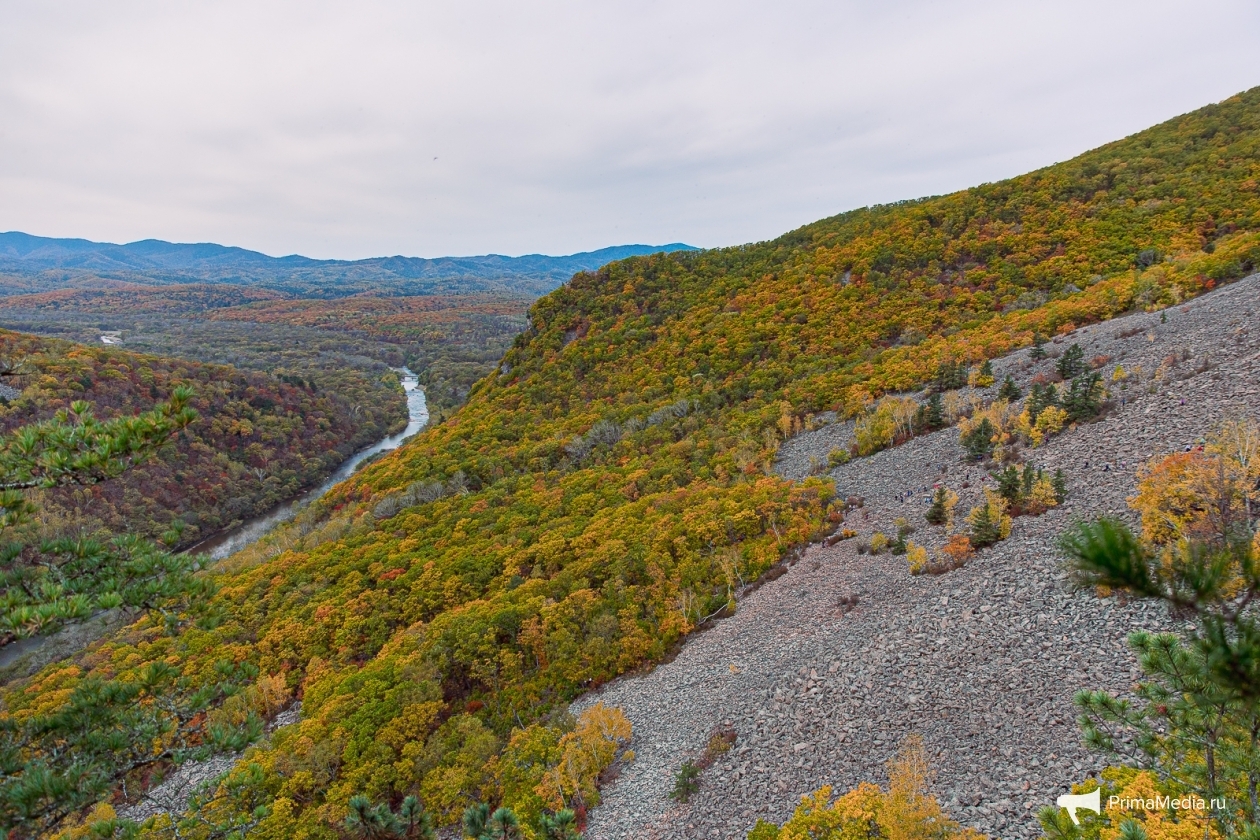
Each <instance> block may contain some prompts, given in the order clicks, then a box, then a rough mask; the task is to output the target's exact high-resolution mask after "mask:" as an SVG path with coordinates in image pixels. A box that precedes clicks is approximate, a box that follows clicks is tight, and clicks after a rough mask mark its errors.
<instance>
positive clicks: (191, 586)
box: [0, 388, 210, 646]
mask: <svg viewBox="0 0 1260 840" xmlns="http://www.w3.org/2000/svg"><path fill="white" fill-rule="evenodd" d="M191 397H192V392H191V391H190V390H189V389H187V388H178V389H176V390H175V392H174V393H173V394H172V396H171V400H170V401H169V402H167V403H163V404H161V405H158V406H156V407H155V408H154V409H153V410H152V411H148V412H145V413H144V414H140V415H138V416H135V417H119V418H116V419H113V420H100V419H98V418H97V417H95V416H94V415H93V413H92V410H91V408H90V406H88V405H87V404H86V403H82V402H76V403H74V404H73V405H72V406H71V407H70V409H69V410H68V411H64V410H63V411H60V412H58V413H57V414H56V415H55V416H54V417H53V418H52V419H50V420H45V421H42V422H39V423H32V424H30V425H27V426H23V427H22V428H20V429H18V430H16V431H14V432H11V433H9V434H8V435H6V436H4V438H3V439H0V534H5V533H6V532H20V530H21V526H22V525H24V524H25V523H26V522H27V521H28V520H29V519H30V518H31V516H32V515H33V514H34V513H35V506H34V504H33V503H32V502H31V501H30V500H29V499H28V498H27V495H26V493H27V491H30V490H33V489H36V488H40V489H51V488H54V487H64V486H66V485H92V484H97V483H99V482H102V481H107V480H109V479H111V478H115V477H117V476H119V475H121V474H122V473H123V472H125V471H126V470H128V469H130V468H131V467H133V466H135V465H136V464H138V463H140V462H142V461H143V460H145V459H147V458H149V457H152V456H153V455H154V454H155V453H156V452H157V451H158V450H159V449H160V448H161V447H162V446H163V445H164V444H166V443H167V442H168V441H169V440H170V439H171V438H172V437H174V436H175V435H176V434H178V433H179V432H180V431H181V430H182V429H185V428H187V427H188V426H189V424H191V423H192V422H193V421H194V420H195V419H196V417H197V414H196V412H194V411H193V410H192V409H191V408H190V407H189V406H188V401H189V399H190V398H191ZM169 539H170V540H171V541H172V542H173V541H175V540H176V539H178V534H177V533H175V534H171V535H170V537H169ZM197 568H198V566H197V561H196V559H195V558H192V557H185V556H179V555H173V554H171V553H170V552H166V551H163V550H161V549H159V548H157V547H156V546H154V545H152V544H151V543H149V542H147V541H145V540H140V539H137V538H134V537H119V538H116V539H114V540H113V541H112V542H110V543H107V544H106V543H102V542H100V541H97V540H92V539H77V540H75V539H58V540H52V541H47V542H43V543H42V544H40V545H27V544H26V543H25V542H23V541H21V540H18V541H12V542H9V543H7V544H5V545H4V546H3V547H2V548H0V646H3V645H6V644H9V643H10V642H13V641H16V640H17V639H20V638H24V637H26V636H32V635H41V634H47V633H51V632H53V631H55V630H57V629H58V628H59V627H60V626H61V625H62V624H64V623H65V622H66V621H70V620H74V619H82V618H86V617H88V616H89V615H91V614H93V613H95V612H98V611H100V610H107V609H113V608H115V607H120V606H121V607H127V608H130V609H133V610H159V609H164V610H169V609H171V608H177V607H179V606H181V605H182V606H189V605H191V603H192V602H203V601H204V600H205V599H206V598H207V597H208V595H209V592H210V584H209V582H207V581H204V580H199V579H197V578H195V577H194V575H193V573H194V572H195V571H196V570H197Z"/></svg>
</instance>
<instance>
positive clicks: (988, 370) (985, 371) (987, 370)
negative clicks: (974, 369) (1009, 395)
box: [980, 359, 993, 382]
mask: <svg viewBox="0 0 1260 840" xmlns="http://www.w3.org/2000/svg"><path fill="white" fill-rule="evenodd" d="M980 378H981V379H983V380H986V381H988V382H992V381H993V362H991V361H989V360H988V359H985V360H984V364H982V365H980Z"/></svg>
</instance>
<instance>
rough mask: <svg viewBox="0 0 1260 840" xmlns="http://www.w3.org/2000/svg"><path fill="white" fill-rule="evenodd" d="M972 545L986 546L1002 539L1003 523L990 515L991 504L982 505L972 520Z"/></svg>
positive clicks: (974, 546) (977, 546)
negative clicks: (995, 520) (994, 519)
mask: <svg viewBox="0 0 1260 840" xmlns="http://www.w3.org/2000/svg"><path fill="white" fill-rule="evenodd" d="M969 536H970V539H971V545H972V547H973V548H984V547H985V546H987V545H993V544H994V543H997V542H998V541H999V540H1001V539H1002V523H1000V522H994V521H993V517H992V516H990V515H989V506H988V505H981V506H980V507H979V508H978V509H977V511H976V513H975V516H974V518H973V519H972V522H971V534H970V535H969Z"/></svg>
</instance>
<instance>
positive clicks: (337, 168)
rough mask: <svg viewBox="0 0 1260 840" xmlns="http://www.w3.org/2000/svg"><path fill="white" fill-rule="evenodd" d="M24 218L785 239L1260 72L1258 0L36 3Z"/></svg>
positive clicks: (8, 201) (15, 121) (1173, 106)
mask: <svg viewBox="0 0 1260 840" xmlns="http://www.w3.org/2000/svg"><path fill="white" fill-rule="evenodd" d="M2 17H3V22H2V24H0V114H2V115H3V116H2V117H0V230H22V231H26V232H29V233H35V234H40V235H44V236H76V237H85V238H90V239H100V240H106V241H114V242H125V241H131V240H135V239H143V238H150V237H152V238H161V239H170V240H175V241H181V242H204V241H213V242H221V243H224V244H231V245H240V246H243V247H247V248H253V249H257V250H261V251H264V252H266V253H269V254H276V255H279V254H288V253H302V254H307V255H309V256H315V257H338V258H358V257H368V256H377V255H383V254H406V255H411V256H427V257H433V256H440V255H445V254H475V253H486V252H496V253H506V254H522V253H532V252H541V253H551V254H562V253H571V252H574V251H583V250H590V249H594V248H599V247H603V246H606V245H614V244H622V243H631V242H646V243H652V244H661V243H666V242H674V241H684V242H689V243H692V244H695V245H700V246H717V245H730V244H736V243H741V242H748V241H755V240H762V239H768V238H771V237H774V236H777V235H778V234H780V233H783V232H785V231H787V230H790V229H792V228H795V227H798V226H800V225H802V224H805V223H808V222H810V221H813V220H815V219H818V218H821V217H824V216H828V215H832V214H834V213H837V212H840V211H843V210H847V209H851V208H854V207H860V206H863V205H867V204H872V203H879V202H886V201H894V200H897V199H902V198H913V197H917V196H921V195H929V194H938V193H942V192H948V191H951V190H955V189H960V188H963V187H967V186H971V185H974V184H976V183H980V182H983V181H992V180H997V179H999V178H1003V177H1006V176H1010V175H1016V174H1019V173H1021V172H1024V171H1027V170H1030V169H1034V168H1036V167H1039V166H1044V165H1046V164H1049V163H1053V162H1055V161H1059V160H1064V159H1066V158H1069V157H1072V156H1073V155H1075V154H1078V153H1080V152H1082V151H1085V150H1087V149H1089V148H1091V147H1093V146H1097V145H1099V144H1101V143H1104V142H1107V141H1109V140H1113V139H1117V138H1119V137H1122V136H1124V135H1126V134H1130V133H1132V132H1134V131H1138V130H1140V129H1142V128H1145V127H1147V126H1149V125H1152V124H1154V123H1157V122H1160V121H1163V120H1165V119H1168V118H1170V117H1173V116H1175V115H1177V114H1180V113H1184V112H1186V111H1188V110H1192V109H1194V108H1197V107H1199V106H1201V105H1205V104H1207V103H1209V102H1215V101H1219V100H1221V99H1223V98H1225V97H1227V96H1229V95H1231V94H1233V93H1236V92H1238V91H1241V90H1245V89H1247V88H1248V87H1251V86H1254V85H1257V84H1260V50H1258V49H1256V44H1257V38H1258V37H1260V3H1256V2H1255V0H1248V1H1247V2H1228V1H1227V0H1220V1H1219V2H1214V0H1194V2H1161V0H1141V2H1108V0H1085V2H1078V0H1053V2H1050V0H1043V2H1035V3H1032V2H1030V3H1020V2H1014V1H1013V0H1000V2H979V0H976V2H961V1H960V2H944V1H943V0H935V2H903V1H902V0H883V2H841V1H840V0H831V2H785V0H776V2H759V3H748V2H739V1H738V0H722V2H716V1H715V2H683V1H682V0H671V2H650V1H649V0H635V2H610V1H609V0H604V2H589V0H588V2H584V3H576V2H574V3H560V2H538V1H537V0H535V2H520V0H515V1H514V2H479V0H458V2H441V3H439V2H416V1H415V0H410V2H365V0H356V2H353V3H349V2H345V3H328V2H313V1H312V0H302V1H301V2H294V3H279V2H265V0H248V2H226V1H223V0H220V1H218V2H203V3H195V2H180V3H170V2H165V0H163V2H129V1H128V0H111V1H110V2H108V3H101V2H99V0H81V1H76V2H56V0H52V1H51V2H50V0H39V2H19V0H4V2H3V12H2Z"/></svg>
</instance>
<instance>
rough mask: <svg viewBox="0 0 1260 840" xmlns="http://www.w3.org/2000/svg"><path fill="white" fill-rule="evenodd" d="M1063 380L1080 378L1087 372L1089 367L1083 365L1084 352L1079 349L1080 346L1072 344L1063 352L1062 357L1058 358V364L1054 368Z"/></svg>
mask: <svg viewBox="0 0 1260 840" xmlns="http://www.w3.org/2000/svg"><path fill="white" fill-rule="evenodd" d="M1054 369H1055V370H1057V371H1058V372H1059V376H1062V377H1063V378H1064V379H1065V380H1067V379H1071V378H1073V377H1075V376H1080V375H1081V374H1082V373H1084V372H1085V371H1087V370H1089V365H1087V364H1085V351H1084V350H1082V349H1081V345H1079V344H1073V345H1072V346H1071V347H1069V348H1068V349H1067V350H1064V351H1063V355H1062V356H1060V357H1059V362H1058V364H1056V365H1055V366H1054Z"/></svg>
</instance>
